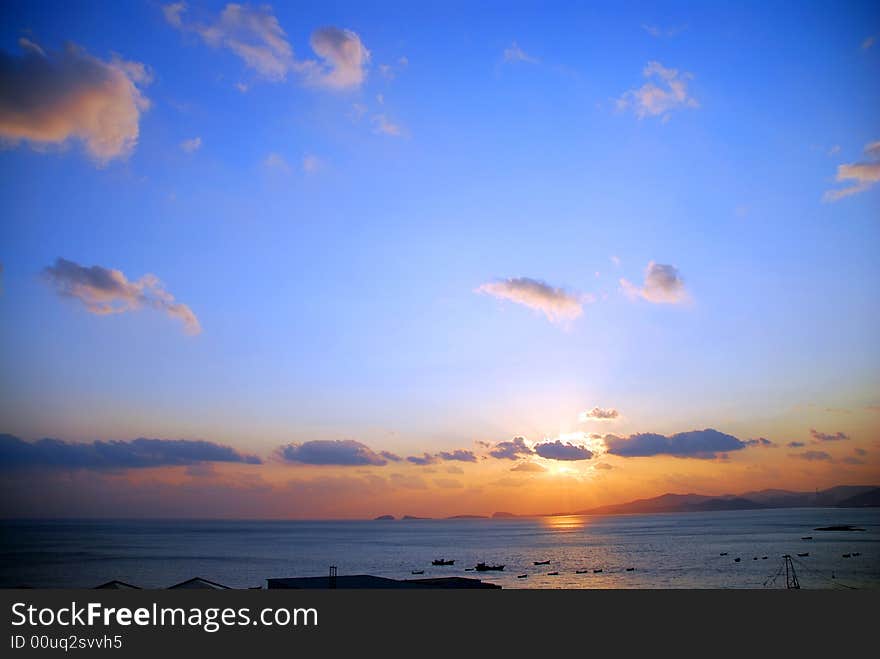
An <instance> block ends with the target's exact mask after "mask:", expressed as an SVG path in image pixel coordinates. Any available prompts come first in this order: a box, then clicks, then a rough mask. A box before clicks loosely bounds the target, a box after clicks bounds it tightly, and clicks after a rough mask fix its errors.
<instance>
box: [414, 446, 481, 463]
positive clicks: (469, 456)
mask: <svg viewBox="0 0 880 659" xmlns="http://www.w3.org/2000/svg"><path fill="white" fill-rule="evenodd" d="M406 461H407V462H410V463H412V464H414V465H420V466H425V465H432V464H436V463H438V462H476V461H477V456H476V455H475V454H474V452H473V451H469V450H467V449H456V450H454V451H440V452H439V453H434V454H431V453H424V454H423V455H411V456H409V457H408V458H407V459H406Z"/></svg>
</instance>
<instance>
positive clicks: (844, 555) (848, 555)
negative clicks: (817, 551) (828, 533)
mask: <svg viewBox="0 0 880 659" xmlns="http://www.w3.org/2000/svg"><path fill="white" fill-rule="evenodd" d="M841 556H843V557H844V558H849V557H850V556H852V554H841Z"/></svg>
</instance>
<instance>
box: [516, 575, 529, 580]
mask: <svg viewBox="0 0 880 659" xmlns="http://www.w3.org/2000/svg"><path fill="white" fill-rule="evenodd" d="M516 578H517V579H528V578H529V575H527V574H518V575H516Z"/></svg>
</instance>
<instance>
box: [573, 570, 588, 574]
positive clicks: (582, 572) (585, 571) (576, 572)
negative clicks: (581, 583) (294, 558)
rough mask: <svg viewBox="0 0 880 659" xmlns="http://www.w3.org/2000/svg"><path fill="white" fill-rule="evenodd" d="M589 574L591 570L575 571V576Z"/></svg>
mask: <svg viewBox="0 0 880 659" xmlns="http://www.w3.org/2000/svg"><path fill="white" fill-rule="evenodd" d="M587 572H589V570H575V571H574V573H575V574H586V573H587Z"/></svg>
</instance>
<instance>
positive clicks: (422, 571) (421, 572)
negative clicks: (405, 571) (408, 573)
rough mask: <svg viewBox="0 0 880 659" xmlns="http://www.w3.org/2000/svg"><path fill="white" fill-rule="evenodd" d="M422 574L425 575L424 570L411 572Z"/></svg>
mask: <svg viewBox="0 0 880 659" xmlns="http://www.w3.org/2000/svg"><path fill="white" fill-rule="evenodd" d="M424 573H425V571H424V570H413V571H412V574H424Z"/></svg>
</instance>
